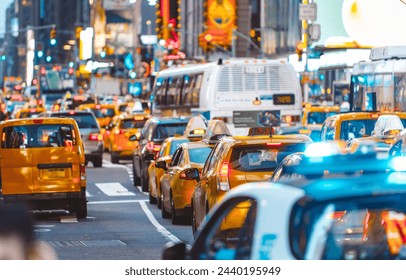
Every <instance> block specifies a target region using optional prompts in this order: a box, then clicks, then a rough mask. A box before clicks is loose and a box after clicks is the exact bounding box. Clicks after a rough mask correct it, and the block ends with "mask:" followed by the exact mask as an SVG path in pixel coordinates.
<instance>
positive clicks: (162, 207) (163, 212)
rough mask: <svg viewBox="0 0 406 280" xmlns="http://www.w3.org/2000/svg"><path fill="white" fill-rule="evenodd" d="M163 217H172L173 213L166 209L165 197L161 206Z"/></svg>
mask: <svg viewBox="0 0 406 280" xmlns="http://www.w3.org/2000/svg"><path fill="white" fill-rule="evenodd" d="M161 217H162V218H164V219H169V218H170V217H171V213H169V212H167V211H166V210H165V207H164V203H163V199H162V206H161Z"/></svg>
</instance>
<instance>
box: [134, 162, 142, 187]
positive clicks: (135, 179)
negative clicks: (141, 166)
mask: <svg viewBox="0 0 406 280" xmlns="http://www.w3.org/2000/svg"><path fill="white" fill-rule="evenodd" d="M133 176H134V179H133V185H134V187H138V186H139V185H141V178H140V177H138V176H137V172H135V168H134V164H133Z"/></svg>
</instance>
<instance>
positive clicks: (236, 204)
mask: <svg viewBox="0 0 406 280" xmlns="http://www.w3.org/2000/svg"><path fill="white" fill-rule="evenodd" d="M310 147H311V146H310V145H309V147H308V148H310ZM309 150H310V151H308V150H306V151H308V153H306V151H305V156H306V160H308V161H309V165H308V168H303V170H302V171H301V172H302V173H303V175H304V177H306V180H303V178H300V179H297V180H294V179H292V180H286V181H280V182H279V183H272V182H255V183H247V184H244V185H241V186H240V187H238V188H235V189H233V190H230V191H229V192H228V193H227V194H226V195H225V196H224V198H223V200H222V201H221V203H219V204H217V205H216V206H215V207H214V208H213V209H212V210H211V211H210V212H209V214H208V215H207V218H206V219H205V221H204V222H203V224H202V226H201V227H200V228H199V230H198V232H197V234H196V238H195V239H194V241H193V243H192V244H190V245H189V244H185V243H177V244H174V243H168V244H167V246H166V248H165V249H164V251H163V255H162V257H163V259H200V260H231V259H253V260H270V259H276V260H294V259H345V260H356V259H361V260H367V259H405V258H406V254H405V251H406V244H405V241H404V236H405V234H406V204H405V203H404V201H405V199H406V181H405V179H406V173H404V172H389V171H388V170H390V169H392V170H399V171H404V170H406V169H405V168H404V167H405V166H406V165H405V164H404V163H405V158H398V159H399V160H397V161H393V160H392V159H391V160H388V159H381V158H377V157H376V153H375V152H374V150H371V149H368V147H367V148H365V149H363V147H360V151H359V152H357V153H354V154H335V155H333V154H328V153H327V152H326V153H325V154H324V155H323V154H322V153H320V149H319V148H318V147H317V146H313V147H312V148H310V149H309ZM312 150H313V151H316V153H315V154H314V155H311V153H310V152H311V151H312ZM333 166H337V170H334V168H333ZM326 168H328V170H329V172H330V175H331V176H324V177H322V178H317V179H312V176H311V175H312V174H314V172H316V174H319V173H320V172H323V171H324V170H325V169H326ZM334 173H335V176H334ZM236 213H239V215H236ZM229 217H232V219H229Z"/></svg>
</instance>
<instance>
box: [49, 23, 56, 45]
mask: <svg viewBox="0 0 406 280" xmlns="http://www.w3.org/2000/svg"><path fill="white" fill-rule="evenodd" d="M49 43H50V44H51V45H52V46H54V45H55V44H56V29H55V27H52V28H51V30H50V31H49Z"/></svg>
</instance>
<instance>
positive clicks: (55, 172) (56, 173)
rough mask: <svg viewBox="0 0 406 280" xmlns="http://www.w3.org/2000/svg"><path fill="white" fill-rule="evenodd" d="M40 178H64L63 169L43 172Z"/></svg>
mask: <svg viewBox="0 0 406 280" xmlns="http://www.w3.org/2000/svg"><path fill="white" fill-rule="evenodd" d="M42 178H44V179H47V178H49V179H54V178H65V169H48V170H46V171H44V173H43V176H42Z"/></svg>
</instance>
